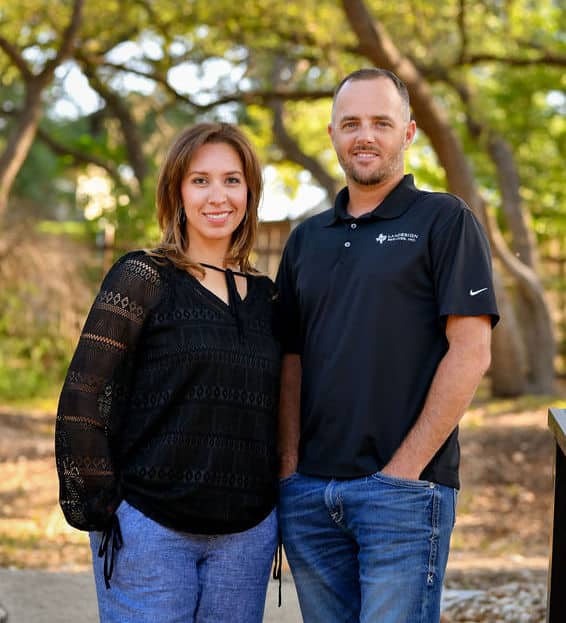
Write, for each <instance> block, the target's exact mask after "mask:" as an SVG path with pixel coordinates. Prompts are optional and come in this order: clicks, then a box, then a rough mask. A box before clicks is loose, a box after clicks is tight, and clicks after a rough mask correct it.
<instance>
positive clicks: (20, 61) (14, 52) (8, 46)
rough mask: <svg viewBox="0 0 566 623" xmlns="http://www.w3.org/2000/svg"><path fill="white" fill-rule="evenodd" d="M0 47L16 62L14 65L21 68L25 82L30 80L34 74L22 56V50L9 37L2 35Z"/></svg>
mask: <svg viewBox="0 0 566 623" xmlns="http://www.w3.org/2000/svg"><path fill="white" fill-rule="evenodd" d="M0 48H1V49H2V50H4V52H5V54H6V56H8V58H9V59H10V60H11V61H12V63H14V65H15V66H16V67H17V68H18V69H19V71H20V73H21V74H22V77H23V79H24V82H28V81H30V80H32V79H33V74H32V72H31V71H30V69H29V67H28V66H27V63H26V61H25V60H24V57H23V56H22V54H21V52H20V50H19V49H18V48H17V47H16V46H15V45H13V44H12V43H10V42H9V41H8V40H7V39H5V38H4V37H1V36H0Z"/></svg>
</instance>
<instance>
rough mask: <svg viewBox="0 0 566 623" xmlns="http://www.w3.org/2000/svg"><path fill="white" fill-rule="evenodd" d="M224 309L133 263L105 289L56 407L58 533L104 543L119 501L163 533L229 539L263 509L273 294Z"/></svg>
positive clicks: (251, 279) (272, 469)
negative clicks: (64, 525)
mask: <svg viewBox="0 0 566 623" xmlns="http://www.w3.org/2000/svg"><path fill="white" fill-rule="evenodd" d="M247 281H248V293H247V296H246V298H245V299H244V300H241V299H240V298H239V296H238V295H237V293H236V294H235V295H234V293H233V292H232V295H231V299H230V304H228V305H227V304H226V303H224V302H223V301H222V300H221V299H219V298H218V297H216V296H215V295H214V294H213V293H212V292H210V291H209V290H207V289H206V288H205V287H204V286H203V285H202V284H201V283H200V281H199V280H198V279H197V278H195V277H194V276H192V275H190V274H189V273H187V272H185V271H182V270H179V269H177V268H175V267H174V266H173V265H172V264H171V263H170V262H169V261H167V260H159V261H156V260H155V258H152V257H150V256H148V255H147V254H146V253H144V252H143V251H139V252H133V253H129V254H127V255H125V256H124V257H122V258H121V259H120V260H118V262H117V263H116V264H115V265H114V267H113V268H112V269H111V270H110V272H109V273H108V275H107V276H106V278H105V280H104V282H103V284H102V287H101V290H100V292H99V294H98V296H97V297H96V300H95V302H94V304H93V307H92V309H91V311H90V313H89V315H88V318H87V320H86V324H85V327H84V329H83V332H82V335H81V337H80V340H79V344H78V347H77V350H76V352H75V355H74V357H73V360H72V362H71V365H70V368H69V371H68V373H67V378H66V380H65V383H64V386H63V390H62V393H61V397H60V401H59V409H58V413H57V424H56V458H57V470H58V474H59V481H60V502H61V506H62V509H63V512H64V514H65V517H66V518H67V520H68V522H69V523H70V524H71V525H73V526H75V527H76V528H79V529H81V530H104V529H105V528H107V527H108V525H109V523H110V521H111V520H112V518H113V514H114V511H115V509H116V508H117V506H118V504H119V503H120V501H121V500H122V499H126V500H128V502H129V503H130V504H132V505H133V506H135V507H137V508H138V509H139V510H141V511H142V512H143V513H144V514H146V515H147V516H149V517H151V518H152V519H154V520H155V521H158V522H159V523H161V524H163V525H165V526H168V527H171V528H173V529H177V530H182V531H186V532H192V533H200V534H216V533H227V532H238V531H241V530H245V529H248V528H250V527H252V526H253V525H256V524H257V523H259V522H260V521H261V520H262V519H263V518H264V517H266V516H267V515H268V514H269V512H270V511H271V510H272V509H273V507H274V505H275V500H276V490H277V460H276V428H277V425H276V418H277V400H278V395H279V372H280V351H279V345H278V343H277V342H276V340H275V338H274V337H273V331H272V305H273V293H274V291H273V284H272V282H271V281H270V280H269V279H268V278H267V277H263V276H248V277H247Z"/></svg>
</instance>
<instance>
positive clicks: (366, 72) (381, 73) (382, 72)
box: [332, 67, 411, 119]
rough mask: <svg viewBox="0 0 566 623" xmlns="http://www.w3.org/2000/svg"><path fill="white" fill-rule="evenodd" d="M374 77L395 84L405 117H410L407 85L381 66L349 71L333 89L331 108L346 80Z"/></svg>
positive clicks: (353, 80) (352, 80) (373, 78)
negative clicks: (403, 106)
mask: <svg viewBox="0 0 566 623" xmlns="http://www.w3.org/2000/svg"><path fill="white" fill-rule="evenodd" d="M376 78H387V79H388V80H391V82H392V83H393V84H394V85H395V88H396V89H397V92H398V93H399V95H400V96H401V100H402V101H403V104H404V105H405V108H406V111H407V117H408V118H409V119H410V117H411V102H410V99H409V91H408V90H407V85H406V84H405V83H404V82H403V81H402V80H401V78H399V77H398V76H397V75H396V74H394V73H393V72H392V71H389V70H388V69H382V68H381V67H364V68H362V69H356V71H353V72H351V73H349V74H348V75H347V76H346V77H345V78H343V79H342V81H341V82H340V84H339V85H338V86H337V87H336V89H334V96H333V98H332V108H334V104H335V102H336V97H337V96H338V93H340V91H341V89H342V87H343V86H344V85H345V84H346V83H347V82H359V81H362V80H375V79H376Z"/></svg>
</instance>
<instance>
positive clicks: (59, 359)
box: [0, 284, 72, 401]
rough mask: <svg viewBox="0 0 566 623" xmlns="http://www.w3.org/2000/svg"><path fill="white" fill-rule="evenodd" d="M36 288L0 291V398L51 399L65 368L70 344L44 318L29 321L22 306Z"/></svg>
mask: <svg viewBox="0 0 566 623" xmlns="http://www.w3.org/2000/svg"><path fill="white" fill-rule="evenodd" d="M36 289H37V286H34V285H32V284H26V285H25V286H24V287H18V288H17V289H12V288H9V289H4V288H3V289H2V290H1V291H0V342H1V343H2V349H1V350H0V397H1V398H2V399H7V400H11V401H13V400H16V399H22V398H36V397H44V396H53V395H54V394H56V393H57V392H58V391H59V389H60V385H61V382H62V379H63V376H64V373H65V371H66V369H67V366H68V363H69V359H70V355H71V353H72V345H71V344H70V342H69V340H66V339H65V338H63V337H61V336H60V335H59V334H58V332H57V331H56V330H55V329H54V327H53V326H52V324H51V323H50V322H49V320H48V319H47V318H41V317H39V318H33V316H32V314H30V309H29V307H28V305H27V303H26V300H27V299H28V298H29V297H33V296H34V293H35V290H36Z"/></svg>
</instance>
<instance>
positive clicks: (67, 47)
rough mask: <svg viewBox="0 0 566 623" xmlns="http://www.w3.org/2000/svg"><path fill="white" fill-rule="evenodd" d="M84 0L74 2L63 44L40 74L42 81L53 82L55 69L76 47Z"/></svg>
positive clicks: (62, 40)
mask: <svg viewBox="0 0 566 623" xmlns="http://www.w3.org/2000/svg"><path fill="white" fill-rule="evenodd" d="M83 4H84V0H75V1H74V2H73V13H72V15H71V20H70V22H69V24H68V26H67V28H65V30H64V32H63V36H62V39H61V45H60V46H59V49H58V50H57V53H56V55H55V57H54V58H52V59H51V60H50V61H48V62H47V63H46V65H45V67H44V68H43V71H42V72H41V73H40V74H39V77H40V78H41V80H42V82H43V83H44V84H47V83H49V82H51V80H52V78H53V74H54V73H55V69H57V67H59V65H61V63H63V62H64V61H66V60H67V58H69V56H70V55H71V53H72V52H73V49H74V47H75V37H76V35H77V32H78V30H79V27H80V25H81V15H82V9H83Z"/></svg>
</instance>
